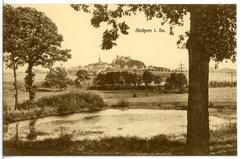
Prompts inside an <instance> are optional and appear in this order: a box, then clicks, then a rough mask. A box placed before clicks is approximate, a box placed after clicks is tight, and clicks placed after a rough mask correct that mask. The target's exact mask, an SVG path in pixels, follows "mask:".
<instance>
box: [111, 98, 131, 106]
mask: <svg viewBox="0 0 240 159" xmlns="http://www.w3.org/2000/svg"><path fill="white" fill-rule="evenodd" d="M113 107H119V108H126V107H129V102H128V101H126V100H124V99H122V100H120V101H119V102H118V103H117V104H116V105H113Z"/></svg>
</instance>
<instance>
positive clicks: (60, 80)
mask: <svg viewBox="0 0 240 159" xmlns="http://www.w3.org/2000/svg"><path fill="white" fill-rule="evenodd" d="M70 81H71V79H69V78H68V77H67V71H66V69H65V68H63V67H56V68H55V69H54V68H51V69H50V71H49V73H48V74H47V75H46V78H45V82H44V83H43V85H44V86H46V87H49V88H52V87H55V88H59V89H60V91H62V90H63V89H66V88H67V85H68V84H69V82H70Z"/></svg>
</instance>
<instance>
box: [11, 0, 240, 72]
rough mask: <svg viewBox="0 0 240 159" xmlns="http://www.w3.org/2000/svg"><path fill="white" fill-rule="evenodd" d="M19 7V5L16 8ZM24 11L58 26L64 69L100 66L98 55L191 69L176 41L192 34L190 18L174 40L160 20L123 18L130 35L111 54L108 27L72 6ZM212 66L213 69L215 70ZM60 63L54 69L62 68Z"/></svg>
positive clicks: (139, 15)
mask: <svg viewBox="0 0 240 159" xmlns="http://www.w3.org/2000/svg"><path fill="white" fill-rule="evenodd" d="M15 6H19V5H15ZM21 6H23V7H26V6H28V7H33V8H36V9H37V10H39V11H42V12H44V13H45V14H46V15H47V16H48V17H49V18H50V19H51V20H52V21H53V22H54V23H55V24H56V25H57V28H58V32H59V33H60V34H62V35H63V39H64V41H63V43H62V47H63V48H64V49H65V48H66V49H71V52H70V53H71V54H72V58H71V59H69V60H68V61H67V62H65V63H61V64H62V66H64V67H74V66H79V65H81V66H83V65H87V64H89V63H95V62H98V58H99V55H100V56H101V60H102V61H104V62H112V60H113V59H114V58H115V57H116V55H122V56H130V57H131V58H133V59H138V60H141V61H143V62H144V63H145V64H146V65H154V66H161V67H168V68H171V69H175V68H177V67H178V66H179V65H180V63H181V62H182V63H183V64H184V65H185V67H186V68H187V67H188V52H187V50H180V49H178V48H177V45H176V41H177V39H178V35H180V34H183V33H184V32H186V31H189V22H190V21H189V16H188V15H187V16H185V18H184V26H183V27H176V28H174V33H175V35H174V36H170V35H169V32H168V26H162V25H161V20H160V19H153V20H150V21H147V20H146V18H145V17H144V15H143V14H141V13H139V14H137V15H135V16H129V17H124V19H122V20H124V21H125V22H126V23H127V24H128V25H129V27H130V29H129V35H122V34H121V35H120V37H119V38H118V39H117V46H115V47H113V48H112V49H110V50H101V47H100V45H101V41H102V33H103V32H104V31H105V30H106V28H108V26H107V25H106V24H101V27H100V28H97V29H96V28H94V27H93V26H92V25H91V23H90V19H91V17H92V15H91V14H87V13H83V12H76V11H74V10H73V9H72V8H71V7H70V5H66V4H59V5H57V4H52V5H50V4H48V5H43V4H41V5H36V4H34V5H21ZM136 28H140V29H142V28H144V29H154V28H155V29H159V28H161V29H162V30H165V31H166V32H157V33H154V32H152V33H142V32H135V30H136ZM214 64H215V63H214V62H210V66H214ZM59 65H60V63H57V64H56V65H55V66H59ZM225 67H228V68H236V64H232V63H231V62H230V61H228V63H225V62H224V63H221V64H219V68H225Z"/></svg>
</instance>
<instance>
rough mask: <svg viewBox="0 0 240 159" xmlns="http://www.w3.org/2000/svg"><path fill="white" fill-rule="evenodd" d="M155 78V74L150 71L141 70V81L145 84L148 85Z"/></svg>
mask: <svg viewBox="0 0 240 159" xmlns="http://www.w3.org/2000/svg"><path fill="white" fill-rule="evenodd" d="M154 79H155V76H154V75H153V74H152V73H151V72H150V71H144V72H143V81H144V83H145V85H146V86H148V85H149V84H150V83H152V82H153V81H154Z"/></svg>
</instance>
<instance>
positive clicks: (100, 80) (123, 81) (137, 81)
mask: <svg viewBox="0 0 240 159" xmlns="http://www.w3.org/2000/svg"><path fill="white" fill-rule="evenodd" d="M142 82H144V83H145V85H146V86H148V85H149V84H150V83H152V82H154V83H155V84H160V83H161V82H162V79H161V77H160V76H154V75H153V74H152V73H151V72H149V71H145V72H144V73H143V75H142V76H141V75H140V76H139V75H137V74H136V73H130V72H127V71H125V72H107V73H99V74H98V75H97V77H96V78H95V79H94V83H95V84H97V85H127V86H131V85H134V86H137V85H141V83H142Z"/></svg>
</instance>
